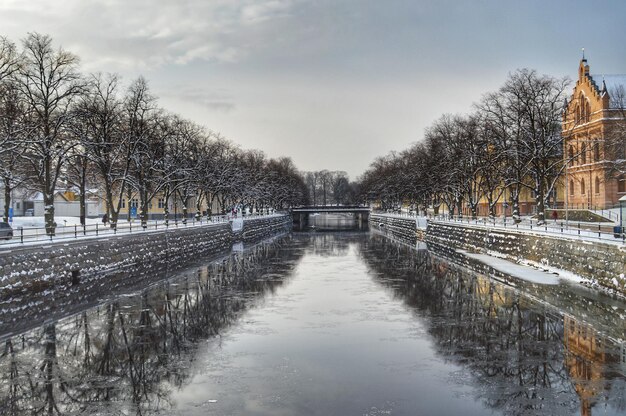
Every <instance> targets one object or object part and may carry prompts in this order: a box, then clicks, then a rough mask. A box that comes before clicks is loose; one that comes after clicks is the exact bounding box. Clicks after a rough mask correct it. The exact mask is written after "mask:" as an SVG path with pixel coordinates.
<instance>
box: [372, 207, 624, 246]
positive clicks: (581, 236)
mask: <svg viewBox="0 0 626 416" xmlns="http://www.w3.org/2000/svg"><path fill="white" fill-rule="evenodd" d="M617 210H618V211H619V209H617ZM612 211H613V210H612ZM600 212H601V211H598V213H600ZM605 213H606V211H605ZM376 215H384V216H389V217H398V218H410V219H415V221H416V225H417V227H418V228H420V229H425V228H426V224H427V221H430V220H433V221H442V222H450V223H456V224H463V225H465V226H475V227H481V228H484V227H486V228H491V229H503V230H505V229H506V230H515V231H517V232H525V233H531V234H535V235H550V236H553V237H563V238H568V239H577V240H585V241H601V242H603V243H608V244H616V245H624V244H625V243H626V241H624V240H623V239H622V238H615V236H614V235H613V227H614V226H616V225H618V224H617V223H616V222H602V223H597V222H579V221H569V222H566V221H565V220H562V219H559V220H557V221H554V220H551V219H550V220H548V221H547V222H546V223H545V224H543V225H541V226H537V220H536V219H534V218H532V217H522V221H521V222H520V223H518V224H515V223H513V220H512V219H511V218H510V217H508V218H503V217H498V218H495V219H490V218H478V219H476V220H472V219H471V218H469V217H464V218H462V219H450V218H447V217H444V216H439V217H436V218H427V217H423V216H412V215H407V214H404V213H402V214H387V213H378V212H377V213H376ZM613 217H614V216H613Z"/></svg>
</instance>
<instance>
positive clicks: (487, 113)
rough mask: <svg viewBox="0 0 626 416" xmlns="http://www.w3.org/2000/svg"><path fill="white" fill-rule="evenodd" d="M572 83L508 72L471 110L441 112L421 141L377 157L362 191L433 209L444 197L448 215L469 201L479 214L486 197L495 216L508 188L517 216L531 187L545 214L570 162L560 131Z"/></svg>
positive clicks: (530, 73) (530, 72) (375, 197)
mask: <svg viewBox="0 0 626 416" xmlns="http://www.w3.org/2000/svg"><path fill="white" fill-rule="evenodd" d="M567 85H568V81H567V79H556V78H554V77H551V76H548V75H540V74H538V73H537V72H536V71H534V70H529V69H522V70H518V71H516V72H514V73H512V74H510V75H509V77H508V79H507V80H506V82H505V83H504V85H503V86H502V87H501V88H500V89H499V90H497V91H495V92H491V93H488V94H486V95H484V96H483V98H482V99H481V101H480V102H478V103H477V104H475V105H474V109H473V112H472V113H470V114H467V115H443V116H442V117H441V118H440V119H438V120H437V121H435V122H434V123H433V124H432V125H431V126H430V127H429V128H428V129H427V130H426V133H425V139H424V140H423V141H421V142H419V143H417V144H415V145H413V146H412V147H411V148H409V149H407V150H404V151H402V152H393V153H391V154H389V155H387V156H385V157H381V158H378V159H377V160H375V161H374V163H372V165H371V166H370V168H369V170H368V171H367V172H366V173H365V174H364V175H363V177H362V178H361V186H362V190H363V191H362V192H363V193H362V195H363V197H365V198H367V199H369V200H380V201H381V203H382V205H383V208H389V207H392V206H397V205H400V204H401V203H402V202H406V201H409V202H410V203H411V204H412V205H415V206H422V207H428V206H433V207H434V209H435V212H438V209H439V207H440V205H441V204H442V203H445V205H446V206H447V207H448V210H449V214H450V215H454V214H455V212H456V214H457V215H462V209H463V207H468V208H469V210H470V212H471V215H472V216H473V217H476V216H477V213H478V204H479V201H480V200H481V199H483V200H486V201H487V204H488V208H489V214H490V215H491V216H495V212H496V204H497V203H498V202H502V201H503V198H504V193H505V192H506V193H507V195H506V196H507V198H508V200H507V202H509V201H510V203H511V206H512V210H513V217H514V218H515V219H516V220H518V219H519V215H520V211H519V201H520V194H521V192H522V190H523V189H528V190H530V191H532V194H533V195H534V196H535V199H536V206H537V212H538V215H539V220H540V221H544V209H545V206H546V204H548V203H550V198H552V197H553V195H554V191H555V186H556V184H557V181H558V180H559V178H560V176H561V174H562V173H563V172H564V169H565V164H566V162H567V161H566V160H565V159H564V157H563V139H562V137H561V117H562V111H563V102H564V100H565V96H566V88H567ZM572 157H574V155H572Z"/></svg>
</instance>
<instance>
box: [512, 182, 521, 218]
mask: <svg viewBox="0 0 626 416" xmlns="http://www.w3.org/2000/svg"><path fill="white" fill-rule="evenodd" d="M511 204H512V205H513V214H512V217H513V222H515V223H518V222H520V221H521V217H520V209H519V188H518V187H517V186H514V187H513V188H512V191H511Z"/></svg>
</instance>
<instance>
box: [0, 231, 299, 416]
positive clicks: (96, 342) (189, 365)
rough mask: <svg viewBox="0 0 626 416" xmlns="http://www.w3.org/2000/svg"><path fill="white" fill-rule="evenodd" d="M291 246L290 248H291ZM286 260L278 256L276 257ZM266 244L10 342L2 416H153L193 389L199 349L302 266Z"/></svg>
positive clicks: (291, 252)
mask: <svg viewBox="0 0 626 416" xmlns="http://www.w3.org/2000/svg"><path fill="white" fill-rule="evenodd" d="M286 245H287V246H286ZM279 253H280V256H279ZM302 254H303V249H302V246H301V245H300V244H298V243H297V242H293V243H292V242H291V241H290V240H289V239H286V240H285V239H281V240H277V241H276V242H273V243H264V244H261V245H259V246H256V247H254V248H252V249H250V250H248V251H244V252H242V253H238V254H233V255H232V256H231V257H229V258H227V259H225V260H223V261H220V262H217V263H212V264H209V265H208V266H205V267H202V268H200V269H198V270H197V272H196V273H195V274H193V275H186V276H183V277H181V278H180V279H178V280H174V281H170V282H167V283H162V284H159V285H157V286H155V287H153V288H150V289H149V290H147V291H145V292H144V293H141V294H139V295H136V296H127V297H122V298H120V299H119V300H117V301H116V302H113V303H110V304H107V305H104V306H100V307H97V308H94V309H91V310H89V311H86V312H83V313H81V314H79V315H76V316H74V317H71V318H67V319H63V320H61V321H58V322H56V323H51V324H47V325H45V326H44V327H43V328H42V329H40V330H33V331H30V332H27V333H25V334H23V335H21V336H18V337H12V338H9V339H7V340H6V341H5V342H4V351H3V353H2V356H1V358H0V372H1V373H0V377H1V380H2V384H1V386H0V414H3V415H5V414H7V415H31V414H32V415H36V414H48V415H52V414H63V415H66V414H77V413H81V414H88V413H90V412H94V413H97V414H141V415H147V414H153V413H160V412H162V411H164V410H167V409H168V408H169V407H170V406H171V402H170V399H169V397H170V393H171V391H172V389H176V388H179V387H180V386H181V385H183V384H186V383H188V382H189V380H190V378H191V377H192V376H193V374H194V371H196V370H195V369H194V364H193V361H194V355H195V353H196V349H197V348H198V342H199V341H201V340H204V339H207V338H209V337H215V336H219V335H220V332H221V331H223V330H224V329H225V328H228V327H229V326H230V325H231V324H232V323H233V322H235V321H236V320H237V319H238V317H239V316H240V315H241V313H242V312H243V311H245V310H246V309H248V308H250V307H251V306H252V305H253V304H254V303H255V301H256V300H257V299H259V298H260V297H262V296H264V295H266V294H268V293H273V292H274V291H275V290H276V288H277V287H279V286H281V285H282V284H283V281H284V278H285V277H287V276H289V274H290V273H291V270H292V269H293V267H294V266H295V264H296V263H297V261H298V259H299V258H300V257H301V256H302Z"/></svg>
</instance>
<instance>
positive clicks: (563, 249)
mask: <svg viewBox="0 0 626 416" xmlns="http://www.w3.org/2000/svg"><path fill="white" fill-rule="evenodd" d="M426 241H427V242H429V243H436V244H439V245H445V246H449V247H456V248H463V249H466V250H471V251H482V252H487V253H498V254H500V255H504V256H505V257H507V258H509V259H512V260H515V261H520V260H530V261H533V262H536V263H539V264H542V265H544V266H548V267H553V268H557V269H562V270H566V271H569V272H572V273H575V274H577V275H579V276H581V277H583V278H585V279H587V280H589V282H590V283H591V284H592V285H593V284H598V285H600V286H603V287H605V288H610V289H614V290H617V291H619V292H620V293H622V294H626V279H625V278H624V273H625V265H626V249H625V247H623V246H622V245H615V244H607V243H602V242H598V241H585V240H577V239H569V238H555V237H551V236H546V235H541V234H531V233H526V232H516V231H513V230H495V229H490V228H488V227H480V226H472V227H467V226H463V225H459V224H448V223H443V222H436V221H430V222H429V223H428V229H427V232H426Z"/></svg>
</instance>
